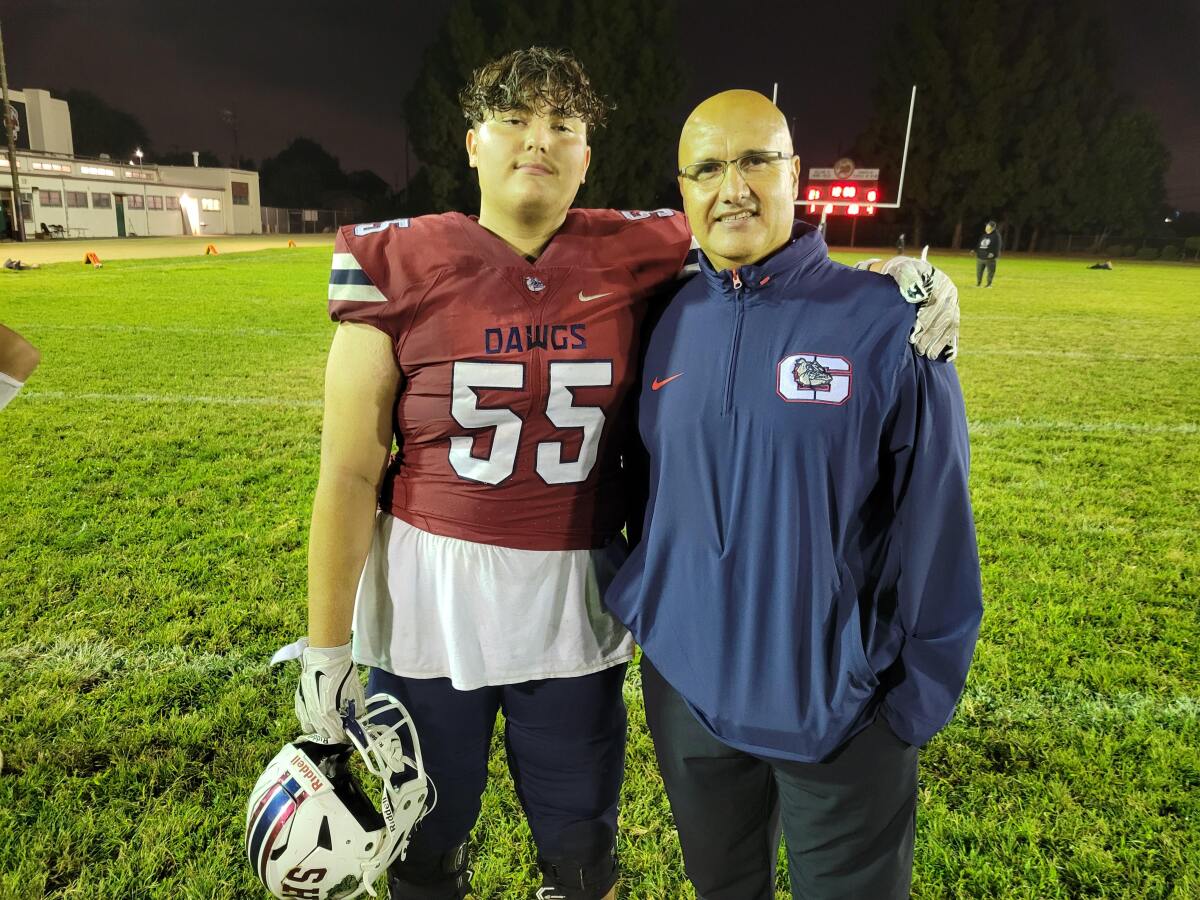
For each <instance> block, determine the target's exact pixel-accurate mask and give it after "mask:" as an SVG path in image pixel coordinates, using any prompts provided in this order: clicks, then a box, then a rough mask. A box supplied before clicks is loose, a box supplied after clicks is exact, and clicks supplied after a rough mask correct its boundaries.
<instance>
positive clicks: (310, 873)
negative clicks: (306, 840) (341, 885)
mask: <svg viewBox="0 0 1200 900" xmlns="http://www.w3.org/2000/svg"><path fill="white" fill-rule="evenodd" d="M327 871H328V870H327V869H304V870H303V871H301V869H300V867H299V866H296V867H295V868H294V869H292V870H291V871H290V872H288V873H287V874H286V875H284V876H283V896H285V897H307V898H310V900H317V898H319V897H320V896H321V889H320V888H315V887H296V885H295V884H293V883H292V882H297V883H299V884H304V883H305V882H308V881H312V882H315V883H317V884H320V883H321V882H322V881H324V880H325V874H326V872H327Z"/></svg>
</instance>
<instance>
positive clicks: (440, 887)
mask: <svg viewBox="0 0 1200 900" xmlns="http://www.w3.org/2000/svg"><path fill="white" fill-rule="evenodd" d="M470 890H471V873H470V871H469V870H468V869H467V842H466V841H463V842H462V843H461V844H459V845H458V846H457V847H451V848H450V849H449V850H447V851H446V852H445V853H442V854H440V855H437V856H421V855H414V854H413V853H412V852H411V850H410V851H409V853H408V856H407V857H406V858H405V859H403V860H397V861H396V862H394V863H392V866H391V868H390V869H388V892H389V894H390V896H391V900H463V898H464V897H466V896H467V894H468V893H469V892H470Z"/></svg>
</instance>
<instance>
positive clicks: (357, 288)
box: [329, 284, 387, 303]
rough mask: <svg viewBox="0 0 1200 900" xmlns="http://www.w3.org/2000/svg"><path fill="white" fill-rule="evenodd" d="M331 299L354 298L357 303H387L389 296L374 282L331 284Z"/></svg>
mask: <svg viewBox="0 0 1200 900" xmlns="http://www.w3.org/2000/svg"><path fill="white" fill-rule="evenodd" d="M329 299H330V300H353V301H354V302H356V303H387V297H385V296H383V294H382V293H381V292H380V290H379V288H377V287H375V286H374V285H373V284H331V285H330V286H329Z"/></svg>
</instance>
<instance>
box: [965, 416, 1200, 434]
mask: <svg viewBox="0 0 1200 900" xmlns="http://www.w3.org/2000/svg"><path fill="white" fill-rule="evenodd" d="M968 427H969V430H970V432H971V434H995V433H997V432H1001V431H1070V432H1076V433H1080V434H1089V433H1096V434H1197V433H1200V425H1198V424H1197V423H1195V422H1153V423H1151V422H1064V421H1050V420H1046V419H997V420H993V421H972V422H970V423H969V426H968Z"/></svg>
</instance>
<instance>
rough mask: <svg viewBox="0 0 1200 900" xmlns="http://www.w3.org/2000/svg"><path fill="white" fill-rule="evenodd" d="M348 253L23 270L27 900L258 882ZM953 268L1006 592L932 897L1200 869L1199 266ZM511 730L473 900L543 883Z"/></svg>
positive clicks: (648, 797) (4, 800)
mask: <svg viewBox="0 0 1200 900" xmlns="http://www.w3.org/2000/svg"><path fill="white" fill-rule="evenodd" d="M330 251H331V244H330V245H324V246H321V245H317V246H312V245H309V246H302V247H298V248H294V249H288V250H282V249H280V250H265V251H261V252H256V253H241V254H225V255H221V256H216V257H201V256H192V257H187V258H170V259H129V260H113V261H108V260H106V261H105V265H104V267H103V268H102V269H93V268H91V267H88V266H83V265H80V264H79V263H78V262H75V263H58V264H52V265H47V266H44V267H43V268H41V269H39V270H36V271H28V272H19V273H17V272H10V271H6V270H0V322H3V323H4V324H6V325H8V326H10V327H12V328H15V329H16V330H18V331H19V332H21V333H22V334H23V335H25V336H26V337H27V338H28V339H29V340H30V341H32V342H33V343H34V344H35V345H36V346H37V347H38V348H39V349H40V350H41V352H42V355H43V359H42V364H41V367H40V368H39V369H38V370H37V371H36V372H35V373H34V375H33V376H32V377H31V378H30V379H29V383H28V385H27V386H26V387H25V389H24V390H23V391H22V392H21V394H20V395H19V396H18V397H17V398H16V399H15V400H14V401H13V402H12V403H11V404H10V405H9V406H8V407H7V408H6V409H5V410H4V412H3V413H0V611H2V613H3V615H2V617H0V751H2V752H3V768H2V770H0V900H32V898H43V897H47V898H64V900H65V898H71V900H84V898H88V900H91V898H96V900H99V898H108V900H130V898H197V900H201V898H202V900H234V898H239V900H240V898H256V897H265V896H266V894H265V892H264V891H263V890H262V889H261V886H260V885H258V883H257V882H256V881H255V879H254V877H253V875H252V873H251V871H250V869H249V866H248V865H247V862H246V859H245V854H244V849H243V831H242V830H243V826H244V816H245V802H246V799H247V797H248V795H249V792H250V789H251V787H252V786H253V784H254V781H255V779H256V778H257V777H258V775H259V774H260V772H261V771H262V769H263V767H264V766H265V765H266V763H267V762H268V761H269V760H270V758H271V757H272V756H273V755H274V754H275V753H276V752H277V751H278V749H279V748H280V746H281V745H282V744H283V743H285V742H286V741H288V740H291V739H292V738H294V737H295V736H296V728H297V726H296V720H295V716H294V714H293V699H292V695H293V690H294V686H295V679H296V675H297V669H296V664H295V663H290V664H286V665H283V666H279V667H276V668H271V667H270V666H269V664H268V659H269V657H270V655H271V653H272V652H273V651H274V650H275V649H277V648H278V647H280V646H281V645H283V644H285V643H288V642H291V641H293V640H295V639H296V638H298V637H300V636H301V634H303V632H304V630H305V622H306V619H305V578H306V575H305V565H306V555H305V554H306V549H305V548H306V537H307V531H308V519H309V514H310V511H311V504H312V496H313V491H314V489H315V486H316V479H317V469H318V461H319V460H318V455H319V450H320V425H321V405H322V401H321V397H322V380H323V369H324V361H325V357H326V354H327V352H328V349H329V344H330V340H331V338H332V335H333V331H334V325H333V324H332V323H331V322H330V321H329V319H328V316H327V314H326V303H325V299H324V298H325V285H326V283H327V280H328V266H329V254H330ZM889 255H890V254H889ZM835 256H836V257H837V258H839V259H841V260H842V261H846V262H849V261H852V260H854V259H858V258H861V257H862V256H865V254H848V253H838V254H835ZM931 261H932V262H934V263H935V264H936V265H938V266H939V267H942V268H944V270H945V271H946V272H947V273H948V274H949V275H950V276H951V277H952V278H953V279H954V280H955V281H956V282H957V283H958V285H959V286H960V297H961V303H962V336H961V341H960V347H961V350H960V356H959V360H958V363H957V365H958V370H959V376H960V379H961V381H962V385H963V391H964V394H965V397H966V403H967V414H968V418H969V421H970V430H971V443H972V475H971V482H972V493H973V501H974V508H975V516H976V522H977V527H978V535H979V545H980V554H981V560H982V565H983V584H984V619H983V626H982V631H981V634H980V639H979V645H978V649H977V651H976V655H975V662H974V666H973V668H972V670H971V673H970V677H969V680H968V683H967V687H966V691H965V693H964V695H963V699H962V701H961V703H960V707H959V710H958V713H957V715H956V716H955V718H954V720H953V721H952V722H951V724H950V725H949V726H948V727H947V728H946V729H945V730H944V731H942V732H941V733H940V734H939V735H938V736H937V737H935V738H934V739H933V741H932V742H931V743H930V744H929V745H928V746H927V747H926V748H924V750H923V751H922V753H921V786H920V805H919V809H918V828H917V845H916V861H915V866H914V880H913V896H914V897H917V898H928V900H940V898H959V897H961V898H991V897H995V898H1029V900H1046V898H1076V897H1105V898H1113V897H1128V898H1162V900H1167V898H1173V900H1183V898H1195V897H1200V694H1198V682H1200V649H1198V647H1200V628H1198V613H1200V605H1198V601H1200V589H1198V582H1197V578H1198V576H1200V514H1198V510H1200V305H1198V303H1200V266H1197V265H1186V264H1178V265H1173V264H1167V263H1139V262H1125V261H1121V262H1119V263H1118V266H1117V268H1116V269H1114V270H1113V271H1090V270H1088V269H1087V263H1086V262H1085V261H1083V260H1081V259H1054V258H1037V257H1033V258H1019V257H1011V256H1010V257H1005V258H1004V259H1003V260H1001V264H1000V266H999V270H998V273H997V278H996V283H995V286H994V287H993V288H992V289H990V290H983V289H979V290H976V289H975V287H974V262H973V259H971V258H970V257H969V256H967V255H965V254H962V255H951V254H949V253H944V254H942V255H941V256H938V255H937V254H935V256H934V258H933V259H931ZM626 699H627V701H628V704H629V707H630V713H631V715H630V723H631V724H630V727H631V735H630V745H629V754H628V760H627V777H626V782H625V788H624V798H623V806H622V811H621V825H622V831H621V837H620V853H621V861H622V869H623V876H622V881H621V888H620V894H619V896H621V897H627V898H637V900H643V898H664V900H666V898H671V900H674V898H692V897H694V893H693V892H692V890H691V888H690V886H688V885H687V882H686V879H685V878H684V876H683V868H682V863H681V858H680V854H679V849H678V844H677V840H676V837H675V832H674V827H673V824H672V821H671V815H670V809H669V807H668V805H667V802H666V799H665V797H664V795H663V790H662V783H661V780H660V779H659V776H658V773H657V770H656V767H655V763H654V756H653V751H652V747H651V744H650V739H649V735H648V733H647V730H646V724H645V718H644V715H643V714H642V710H641V696H640V687H639V685H638V684H637V673H636V671H635V670H634V669H633V668H631V670H630V674H629V677H628V682H627V685H626ZM493 749H494V753H493V759H492V782H491V786H490V788H489V790H488V793H487V795H486V797H485V799H484V806H483V813H482V815H481V818H480V823H479V826H478V827H477V829H476V832H475V846H476V857H475V861H474V863H473V870H474V895H473V896H475V897H477V898H479V900H485V898H502V897H513V898H517V897H530V896H532V894H533V892H534V891H535V890H536V888H537V886H538V884H540V881H539V880H538V873H537V865H536V859H535V858H534V850H533V845H532V843H531V840H530V837H529V831H528V828H527V826H526V825H525V823H524V821H523V819H522V816H521V813H520V806H519V804H518V802H517V799H516V797H515V794H514V792H513V790H512V785H511V780H510V778H509V775H508V772H507V769H506V767H505V764H504V760H503V748H502V744H501V742H500V740H499V738H498V737H497V741H496V743H495V745H494V748H493ZM777 885H778V889H779V895H780V896H781V897H785V896H787V891H786V888H787V876H786V872H785V871H784V870H783V868H782V867H781V869H780V871H779V873H778V881H777Z"/></svg>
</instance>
